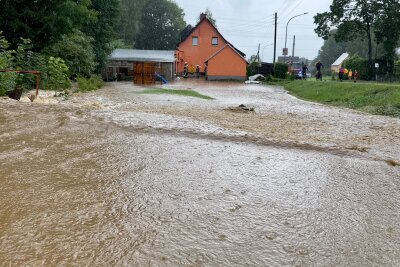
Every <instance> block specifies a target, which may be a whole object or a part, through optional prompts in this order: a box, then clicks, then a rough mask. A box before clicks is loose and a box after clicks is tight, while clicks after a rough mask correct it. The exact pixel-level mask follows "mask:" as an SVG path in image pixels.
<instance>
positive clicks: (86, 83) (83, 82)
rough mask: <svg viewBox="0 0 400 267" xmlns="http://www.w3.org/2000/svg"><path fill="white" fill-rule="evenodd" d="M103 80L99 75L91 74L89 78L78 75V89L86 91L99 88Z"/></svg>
mask: <svg viewBox="0 0 400 267" xmlns="http://www.w3.org/2000/svg"><path fill="white" fill-rule="evenodd" d="M103 84H104V82H103V79H102V78H101V77H100V76H95V75H92V76H91V77H90V78H84V77H78V91H80V92H88V91H94V90H97V89H100V88H101V87H102V86H103Z"/></svg>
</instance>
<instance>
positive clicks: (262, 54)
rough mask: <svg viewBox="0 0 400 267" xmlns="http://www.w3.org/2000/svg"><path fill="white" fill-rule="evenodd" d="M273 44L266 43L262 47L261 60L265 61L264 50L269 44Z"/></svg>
mask: <svg viewBox="0 0 400 267" xmlns="http://www.w3.org/2000/svg"><path fill="white" fill-rule="evenodd" d="M271 45H273V44H266V45H265V46H264V47H263V48H262V50H261V51H262V52H261V61H264V50H265V48H266V47H267V46H271Z"/></svg>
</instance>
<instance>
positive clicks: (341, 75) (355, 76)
mask: <svg viewBox="0 0 400 267" xmlns="http://www.w3.org/2000/svg"><path fill="white" fill-rule="evenodd" d="M346 73H347V78H348V80H349V81H351V80H354V82H357V80H358V76H359V74H358V71H357V70H354V73H353V71H352V70H351V69H350V70H347V69H345V68H343V67H341V68H340V69H339V81H343V80H344V78H345V75H346Z"/></svg>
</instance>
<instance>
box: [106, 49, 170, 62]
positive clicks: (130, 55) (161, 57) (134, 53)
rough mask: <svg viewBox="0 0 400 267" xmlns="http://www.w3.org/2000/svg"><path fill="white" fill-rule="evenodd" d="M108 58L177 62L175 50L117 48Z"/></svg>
mask: <svg viewBox="0 0 400 267" xmlns="http://www.w3.org/2000/svg"><path fill="white" fill-rule="evenodd" d="M108 60H123V61H135V62H167V63H169V62H175V51H174V50H138V49H115V50H114V51H113V52H112V54H111V55H110V56H109V57H108Z"/></svg>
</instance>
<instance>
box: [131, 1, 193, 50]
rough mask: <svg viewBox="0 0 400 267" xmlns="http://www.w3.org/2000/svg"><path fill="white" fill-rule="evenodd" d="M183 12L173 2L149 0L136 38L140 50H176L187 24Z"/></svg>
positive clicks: (136, 45)
mask: <svg viewBox="0 0 400 267" xmlns="http://www.w3.org/2000/svg"><path fill="white" fill-rule="evenodd" d="M183 16H184V13H183V10H182V9H181V8H180V7H179V6H177V4H176V3H175V2H173V1H171V0H147V2H146V4H145V5H144V8H143V12H142V18H141V25H140V27H141V29H140V32H139V34H138V35H137V38H136V44H135V47H136V48H138V49H159V50H165V49H175V46H176V44H177V43H179V41H180V33H181V31H182V30H183V29H184V27H185V25H186V23H185V21H184V19H183Z"/></svg>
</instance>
